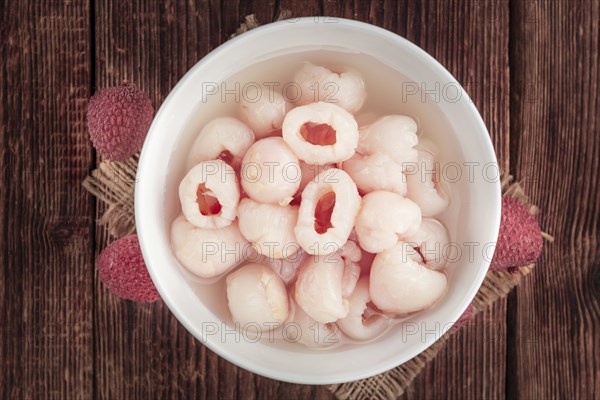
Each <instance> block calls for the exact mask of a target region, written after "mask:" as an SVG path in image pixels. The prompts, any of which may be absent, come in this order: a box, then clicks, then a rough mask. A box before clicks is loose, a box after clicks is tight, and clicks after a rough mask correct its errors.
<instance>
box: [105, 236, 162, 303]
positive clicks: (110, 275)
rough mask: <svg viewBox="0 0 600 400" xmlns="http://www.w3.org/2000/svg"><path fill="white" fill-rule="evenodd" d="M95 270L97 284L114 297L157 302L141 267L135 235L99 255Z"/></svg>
mask: <svg viewBox="0 0 600 400" xmlns="http://www.w3.org/2000/svg"><path fill="white" fill-rule="evenodd" d="M96 266H97V268H98V277H99V278H100V280H101V281H102V282H104V284H105V285H106V287H107V288H108V289H110V291H111V292H112V293H114V294H116V295H117V296H119V297H122V298H124V299H128V300H133V301H137V302H140V303H150V302H153V301H156V300H158V299H159V298H160V296H159V294H158V291H157V290H156V287H155V286H154V283H152V279H151V278H150V274H149V273H148V269H147V268H146V264H144V258H143V257H142V251H141V250H140V243H139V241H138V237H137V235H129V236H125V237H123V238H121V239H119V240H116V241H114V242H112V243H111V244H109V245H108V246H107V247H106V248H105V249H104V250H103V251H102V253H100V256H99V257H98V259H97V260H96Z"/></svg>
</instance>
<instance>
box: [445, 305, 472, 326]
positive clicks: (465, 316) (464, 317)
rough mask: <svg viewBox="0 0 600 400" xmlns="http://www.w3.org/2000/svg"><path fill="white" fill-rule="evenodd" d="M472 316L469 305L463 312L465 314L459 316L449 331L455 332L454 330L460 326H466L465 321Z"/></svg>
mask: <svg viewBox="0 0 600 400" xmlns="http://www.w3.org/2000/svg"><path fill="white" fill-rule="evenodd" d="M472 316H473V304H469V305H468V306H467V309H466V310H465V312H464V313H462V314H461V316H460V317H459V318H458V321H456V322H455V323H454V325H452V328H450V329H451V330H456V329H458V328H460V327H461V326H463V325H464V324H466V323H467V321H468V320H470V319H471V317H472Z"/></svg>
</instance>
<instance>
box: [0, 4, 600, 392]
mask: <svg viewBox="0 0 600 400" xmlns="http://www.w3.org/2000/svg"><path fill="white" fill-rule="evenodd" d="M283 9H287V10H290V11H291V12H292V15H293V16H294V17H296V16H308V15H328V16H334V17H346V18H353V19H357V20H361V21H366V22H369V23H373V24H375V25H379V26H382V27H384V28H385V29H388V30H390V31H392V32H396V33H398V34H400V35H401V36H404V37H406V38H408V39H409V40H411V41H413V42H415V43H416V44H418V45H419V46H421V47H422V48H424V49H425V50H426V51H428V52H429V53H430V54H432V55H433V56H434V57H435V58H437V59H438V60H439V61H440V62H441V63H442V64H443V65H445V66H446V67H447V68H448V70H449V71H450V72H451V73H452V74H453V75H454V76H455V77H456V78H457V79H458V80H459V81H460V82H461V83H462V84H463V86H465V88H466V89H467V91H468V93H469V95H470V96H471V97H472V99H473V101H474V104H475V105H476V106H477V108H478V109H479V111H480V112H481V114H482V116H483V119H484V121H485V122H486V124H487V126H488V128H489V130H490V135H491V138H492V141H493V142H494V145H495V147H496V151H497V153H498V158H499V162H500V164H501V165H502V166H508V167H509V170H510V172H511V173H513V174H515V175H516V177H517V179H520V180H522V181H523V186H524V187H525V189H526V190H527V192H528V193H530V194H531V197H532V201H533V202H534V203H536V204H538V205H539V206H540V208H541V209H542V212H541V214H540V216H539V221H540V224H541V226H542V228H543V229H544V230H546V231H549V232H550V233H551V234H553V235H554V236H555V237H556V238H557V240H556V242H555V243H554V244H552V245H548V246H547V247H546V249H545V250H544V252H543V255H542V258H541V260H540V263H539V267H538V269H537V270H536V271H535V272H534V273H533V274H531V275H530V277H529V278H527V279H526V280H525V282H524V283H523V284H522V285H521V286H520V287H519V288H518V289H517V290H516V292H515V293H514V294H513V295H511V296H510V297H509V299H508V301H507V302H506V301H501V302H498V303H496V304H495V305H494V306H493V307H491V308H490V309H489V310H488V311H486V312H484V313H482V314H480V315H478V316H477V317H476V318H475V319H474V320H472V321H470V322H469V324H468V325H467V327H465V328H464V329H462V330H461V331H460V332H459V333H458V334H457V335H455V336H454V337H453V338H452V339H451V340H450V341H449V342H448V344H447V346H446V347H445V349H444V350H443V351H441V352H440V354H439V355H438V357H437V358H436V359H435V360H434V361H433V362H432V363H431V364H430V365H429V366H428V367H427V368H426V369H425V370H424V371H423V373H422V374H421V375H420V376H419V377H418V378H417V379H416V380H415V382H414V384H413V385H412V386H411V388H410V389H409V390H408V391H407V392H406V393H405V394H404V396H403V397H404V398H407V399H408V398H410V399H413V398H414V399H430V398H503V397H510V398H548V397H549V398H554V397H561V398H594V397H597V396H598V394H597V393H600V363H599V360H600V346H599V344H600V254H599V253H598V248H599V243H598V234H599V228H600V195H599V193H600V187H599V185H600V183H599V181H600V178H599V174H598V171H599V169H600V161H599V158H600V132H599V124H600V121H599V120H598V118H599V116H600V105H599V98H598V97H599V94H598V93H599V89H600V87H599V76H598V75H599V69H600V68H599V59H598V57H599V56H598V55H599V40H600V27H599V21H600V2H599V1H598V0H580V1H576V2H575V1H574V2H570V1H567V0H528V1H524V2H522V1H517V0H501V1H485V0H449V1H443V2H442V1H437V0H423V1H415V0H399V1H391V0H373V1H359V0H355V1H348V2H342V1H339V2H338V1H330V0H323V1H317V0H314V1H300V0H269V1H256V0H251V1H229V0H227V1H218V0H165V1H158V0H156V1H146V0H134V1H116V0H115V1H100V0H97V1H95V0H81V1H72V0H46V1H42V0H36V1H34V0H29V1H4V2H1V1H0V37H1V38H2V42H1V43H0V50H1V51H0V59H1V60H3V61H2V63H1V65H0V104H1V108H0V184H1V188H2V189H1V190H0V233H1V235H2V237H1V238H0V265H1V269H0V271H1V274H0V316H1V318H2V319H1V321H2V322H1V324H0V333H1V336H0V359H1V360H2V363H0V396H1V397H3V398H46V397H49V398H60V399H63V398H92V397H94V398H96V397H97V398H110V399H121V398H123V399H125V398H127V399H130V398H132V399H137V398H139V399H148V398H161V399H162V398H182V397H192V398H227V399H228V398H258V399H263V398H331V395H330V394H329V392H328V391H327V390H326V389H325V388H324V387H317V386H302V385H292V384H287V383H281V382H277V381H273V380H270V379H267V378H263V377H260V376H257V375H254V374H252V373H249V372H247V371H245V370H242V369H240V368H238V367H236V366H234V365H232V364H230V363H229V362H227V361H225V360H223V359H221V358H220V357H218V356H217V355H216V354H214V353H212V352H211V351H210V350H208V349H206V348H205V347H204V346H203V345H202V344H201V343H199V342H197V341H196V340H195V339H194V338H193V337H192V336H191V335H190V334H189V333H187V331H186V330H185V329H184V328H183V327H182V326H181V325H180V324H179V323H178V322H177V320H176V319H175V318H174V317H173V316H172V315H171V313H170V311H169V310H168V309H167V308H166V306H165V305H164V304H162V303H161V302H158V303H155V304H151V305H137V304H134V303H130V302H127V301H123V300H120V299H118V298H116V297H114V296H112V295H111V294H110V293H109V292H107V291H106V290H105V288H104V287H103V285H102V283H101V282H99V281H98V279H97V277H96V275H95V269H94V266H93V262H94V259H95V256H96V255H97V253H98V252H99V251H100V250H101V249H103V248H104V247H105V246H106V244H107V243H108V238H107V236H106V233H105V232H104V231H103V230H102V229H97V228H95V226H94V224H93V220H94V218H96V217H97V216H99V215H101V213H102V211H103V210H102V207H101V205H98V207H96V204H95V203H94V202H93V200H92V199H91V198H90V197H89V196H88V195H87V194H86V193H84V191H83V189H82V188H81V186H80V183H81V181H82V180H83V178H84V177H85V176H86V175H87V173H88V172H89V170H90V169H91V168H92V167H93V165H94V164H95V163H96V156H95V154H94V152H93V151H92V148H91V145H90V144H89V142H88V139H87V134H86V129H85V107H86V103H87V99H88V98H89V96H90V94H91V93H92V92H93V91H94V90H95V88H96V87H106V86H113V85H117V84H119V83H121V81H123V80H128V81H130V82H132V83H134V84H136V85H138V86H139V87H141V88H142V89H144V90H145V91H147V92H148V93H149V94H150V96H151V99H152V102H153V104H154V105H155V107H156V108H157V107H158V106H159V105H160V103H161V102H162V101H163V100H164V98H165V97H166V95H167V94H168V93H169V91H170V90H171V88H172V87H173V86H174V85H175V84H176V83H177V81H178V80H179V79H180V78H181V76H183V74H185V72H186V71H187V70H188V69H189V68H190V67H191V66H192V65H194V64H195V63H196V62H197V61H198V60H200V59H201V58H202V57H203V56H204V55H205V54H207V53H208V52H209V51H210V50H212V49H214V48H215V47H217V46H218V45H220V44H221V43H223V42H224V41H226V40H227V39H228V38H229V36H230V34H231V33H233V32H235V30H236V28H237V27H238V26H239V24H240V23H241V22H242V20H243V17H244V16H245V15H247V14H250V13H254V14H255V15H256V17H257V19H258V21H259V22H261V23H266V22H269V21H271V20H273V19H274V18H275V17H276V16H277V15H278V14H279V13H280V11H281V10H283Z"/></svg>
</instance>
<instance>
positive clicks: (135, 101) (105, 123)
mask: <svg viewBox="0 0 600 400" xmlns="http://www.w3.org/2000/svg"><path fill="white" fill-rule="evenodd" d="M153 114H154V109H153V108H152V104H151V103H150V98H149V97H148V95H147V94H146V93H144V92H142V91H141V90H139V89H137V88H136V87H135V86H133V85H130V84H128V83H126V82H125V83H123V84H122V85H121V86H116V87H110V88H107V89H100V90H99V91H97V92H96V93H95V94H94V95H93V96H92V98H91V99H90V102H89V104H88V108H87V125H88V131H89V133H90V139H91V140H92V143H93V144H94V147H95V148H96V150H97V151H98V153H100V154H101V155H102V156H103V157H105V158H107V159H109V160H115V161H122V160H126V159H127V158H129V157H131V156H132V155H133V154H135V153H136V152H138V151H139V150H140V149H141V148H142V144H144V139H145V138H146V134H147V133H148V129H149V128H150V124H151V123H152V116H153Z"/></svg>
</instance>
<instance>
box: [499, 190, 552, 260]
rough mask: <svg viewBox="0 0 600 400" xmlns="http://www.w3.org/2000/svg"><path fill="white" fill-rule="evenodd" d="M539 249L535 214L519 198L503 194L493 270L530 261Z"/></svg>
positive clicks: (540, 234) (539, 241) (539, 243)
mask: <svg viewBox="0 0 600 400" xmlns="http://www.w3.org/2000/svg"><path fill="white" fill-rule="evenodd" d="M541 252H542V233H541V231H540V226H539V225H538V222H537V221H536V219H535V218H534V216H533V215H531V213H530V212H529V210H528V209H527V207H525V206H524V205H523V204H521V203H520V202H519V201H518V200H516V199H514V198H513V197H510V196H503V197H502V217H501V222H500V233H499V235H498V242H497V243H496V251H495V253H494V257H493V259H492V263H491V266H490V267H491V268H492V270H494V271H500V270H504V269H506V268H509V267H522V266H525V265H528V264H531V263H533V262H535V261H536V260H537V259H538V257H539V256H540V253H541Z"/></svg>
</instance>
